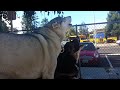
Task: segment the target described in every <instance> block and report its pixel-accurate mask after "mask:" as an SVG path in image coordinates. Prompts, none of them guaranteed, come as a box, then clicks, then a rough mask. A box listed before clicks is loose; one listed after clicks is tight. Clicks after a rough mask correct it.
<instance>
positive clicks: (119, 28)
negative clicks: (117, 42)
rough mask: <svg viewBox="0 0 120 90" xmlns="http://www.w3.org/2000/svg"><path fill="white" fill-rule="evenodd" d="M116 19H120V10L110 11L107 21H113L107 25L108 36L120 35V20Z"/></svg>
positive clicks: (106, 32)
mask: <svg viewBox="0 0 120 90" xmlns="http://www.w3.org/2000/svg"><path fill="white" fill-rule="evenodd" d="M114 21H120V12H119V11H110V12H109V13H108V16H107V22H113V23H108V24H107V25H106V30H105V34H106V37H108V36H117V37H119V36H120V22H115V23H114Z"/></svg>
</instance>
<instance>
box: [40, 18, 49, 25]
mask: <svg viewBox="0 0 120 90" xmlns="http://www.w3.org/2000/svg"><path fill="white" fill-rule="evenodd" d="M47 23H48V19H47V18H44V19H42V21H41V26H44V25H46V24H47Z"/></svg>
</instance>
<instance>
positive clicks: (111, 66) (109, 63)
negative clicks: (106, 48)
mask: <svg viewBox="0 0 120 90" xmlns="http://www.w3.org/2000/svg"><path fill="white" fill-rule="evenodd" d="M105 57H106V59H107V61H108V63H109V65H110V67H111V68H113V65H112V64H111V62H110V60H109V59H108V56H107V55H105Z"/></svg>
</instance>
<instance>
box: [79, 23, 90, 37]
mask: <svg viewBox="0 0 120 90" xmlns="http://www.w3.org/2000/svg"><path fill="white" fill-rule="evenodd" d="M79 34H82V35H87V34H88V28H87V26H86V25H85V23H84V22H82V23H81V26H80V28H79Z"/></svg>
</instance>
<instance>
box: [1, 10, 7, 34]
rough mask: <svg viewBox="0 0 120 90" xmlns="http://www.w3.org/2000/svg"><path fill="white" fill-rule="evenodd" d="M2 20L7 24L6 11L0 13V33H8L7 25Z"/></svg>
mask: <svg viewBox="0 0 120 90" xmlns="http://www.w3.org/2000/svg"><path fill="white" fill-rule="evenodd" d="M3 19H5V20H6V21H8V22H9V20H8V12H7V11H0V32H8V27H7V24H6V23H5V21H4V20H3Z"/></svg>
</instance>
